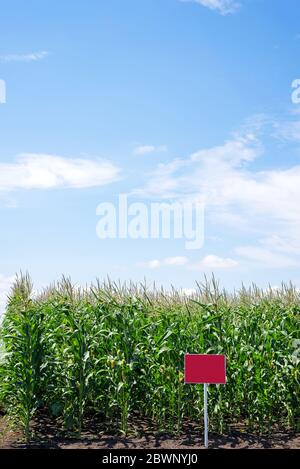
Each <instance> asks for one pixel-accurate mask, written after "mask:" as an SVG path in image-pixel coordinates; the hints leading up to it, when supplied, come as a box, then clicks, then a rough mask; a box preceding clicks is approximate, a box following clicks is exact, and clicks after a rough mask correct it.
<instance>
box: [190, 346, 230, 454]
mask: <svg viewBox="0 0 300 469" xmlns="http://www.w3.org/2000/svg"><path fill="white" fill-rule="evenodd" d="M184 382H185V383H190V384H197V383H200V384H204V391H203V392H204V396H203V397H204V446H205V448H208V406H207V386H208V384H225V383H226V360H225V355H201V354H196V353H192V354H190V353H186V354H185V356H184Z"/></svg>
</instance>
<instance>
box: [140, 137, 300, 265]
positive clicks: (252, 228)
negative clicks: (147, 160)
mask: <svg viewBox="0 0 300 469" xmlns="http://www.w3.org/2000/svg"><path fill="white" fill-rule="evenodd" d="M244 130H245V132H244ZM244 130H243V132H242V133H236V134H235V135H234V137H233V138H231V139H230V140H228V141H227V142H225V143H224V144H223V145H219V146H215V147H212V148H207V149H201V150H199V151H197V152H196V153H194V154H192V155H190V156H189V157H188V158H177V159H174V160H173V161H171V162H170V163H167V164H160V165H158V167H157V169H156V170H155V171H154V172H153V173H152V174H151V175H150V177H149V180H148V182H147V183H146V184H144V186H143V188H139V189H138V190H136V191H135V193H136V194H140V195H143V196H144V197H145V196H148V197H152V198H157V199H164V198H165V199H173V200H176V201H186V200H201V201H203V202H204V204H205V210H206V214H207V218H206V219H207V223H211V224H212V225H213V226H223V227H226V228H227V229H228V228H229V229H232V230H233V234H234V236H235V235H236V234H237V232H239V234H240V235H241V234H242V233H243V232H244V233H245V234H246V233H248V234H249V233H252V238H253V242H251V246H248V244H247V242H249V240H247V242H246V243H245V246H242V247H241V248H239V250H238V251H236V254H238V255H239V256H240V257H241V258H242V259H243V262H246V261H249V262H251V259H253V260H254V261H255V260H256V261H257V263H258V261H259V258H260V259H261V263H262V264H264V265H268V266H273V267H276V266H293V265H295V264H300V243H299V241H298V234H299V230H300V205H299V200H300V165H298V164H294V165H291V166H290V167H288V168H280V167H279V168H272V169H265V170H263V171H262V170H257V169H256V168H255V167H254V166H252V163H253V162H255V160H256V159H257V158H259V157H260V156H261V155H263V154H264V152H265V150H264V147H263V145H262V141H261V135H260V132H258V131H257V129H256V130H255V131H254V132H253V131H251V129H244ZM295 130H297V129H295ZM261 132H263V130H261ZM296 136H297V135H296ZM296 136H295V135H293V137H294V138H295V137H296ZM263 238H264V239H265V241H264V243H262V242H261V239H263ZM266 239H268V243H267V242H266ZM240 244H242V242H241V241H240ZM252 244H253V245H252ZM291 247H292V249H293V252H291ZM295 256H298V259H293V257H295Z"/></svg>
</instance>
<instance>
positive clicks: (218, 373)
mask: <svg viewBox="0 0 300 469" xmlns="http://www.w3.org/2000/svg"><path fill="white" fill-rule="evenodd" d="M184 382H185V383H202V384H205V383H206V384H225V383H226V360H225V355H199V354H192V353H191V354H190V353H187V354H186V355H185V356H184Z"/></svg>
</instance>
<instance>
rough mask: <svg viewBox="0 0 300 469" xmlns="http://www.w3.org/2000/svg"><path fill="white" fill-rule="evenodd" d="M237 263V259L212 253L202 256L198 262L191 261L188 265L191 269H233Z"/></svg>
mask: <svg viewBox="0 0 300 469" xmlns="http://www.w3.org/2000/svg"><path fill="white" fill-rule="evenodd" d="M238 265H239V263H238V261H236V260H234V259H231V258H230V257H219V256H215V255H213V254H209V255H208V256H205V257H203V259H201V260H200V262H196V263H193V264H191V265H190V266H189V268H190V269H191V270H201V271H207V270H219V269H233V268H234V267H237V266H238Z"/></svg>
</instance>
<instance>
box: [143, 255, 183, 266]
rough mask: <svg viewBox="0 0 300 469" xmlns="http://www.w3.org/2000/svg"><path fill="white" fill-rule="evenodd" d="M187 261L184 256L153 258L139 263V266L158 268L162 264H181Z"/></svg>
mask: <svg viewBox="0 0 300 469" xmlns="http://www.w3.org/2000/svg"><path fill="white" fill-rule="evenodd" d="M187 263H188V259H187V258H186V257H184V256H175V257H166V258H165V259H162V260H158V259H154V260H151V261H148V262H143V263H141V264H139V265H140V266H141V267H146V268H148V269H158V268H160V267H163V266H183V265H185V264H187Z"/></svg>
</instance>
